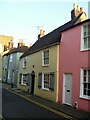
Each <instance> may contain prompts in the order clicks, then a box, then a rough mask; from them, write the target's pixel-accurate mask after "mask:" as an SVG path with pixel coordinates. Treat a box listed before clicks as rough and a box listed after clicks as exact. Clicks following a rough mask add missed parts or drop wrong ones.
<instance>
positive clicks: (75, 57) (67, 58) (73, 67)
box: [58, 25, 90, 111]
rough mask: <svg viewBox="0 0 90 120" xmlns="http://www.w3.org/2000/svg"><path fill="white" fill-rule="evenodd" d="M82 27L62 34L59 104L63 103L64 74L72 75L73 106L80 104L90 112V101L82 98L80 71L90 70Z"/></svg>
mask: <svg viewBox="0 0 90 120" xmlns="http://www.w3.org/2000/svg"><path fill="white" fill-rule="evenodd" d="M81 28H82V26H80V25H79V26H76V27H74V28H72V29H69V30H67V31H65V32H63V33H62V39H61V43H60V50H59V51H60V65H59V67H60V68H59V69H60V74H59V79H60V81H59V89H58V90H59V99H58V100H59V102H60V103H63V94H64V91H63V82H64V76H63V75H64V74H65V73H71V74H72V76H73V77H72V104H71V105H72V106H73V107H74V104H75V102H77V103H78V108H79V109H81V110H84V111H88V110H89V111H90V109H89V104H90V100H89V99H84V98H81V97H80V70H81V68H90V64H88V63H89V61H88V60H89V59H88V56H89V54H90V51H81V32H82V31H81V30H82V29H81Z"/></svg>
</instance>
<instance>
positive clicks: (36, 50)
mask: <svg viewBox="0 0 90 120" xmlns="http://www.w3.org/2000/svg"><path fill="white" fill-rule="evenodd" d="M58 44H59V42H56V43H53V44H51V45H48V46H45V47H42V48H40V49H37V50H35V51H32V52H30V53H28V54H27V55H25V56H24V55H22V56H21V57H20V59H22V58H24V57H26V56H29V55H31V54H33V53H36V52H39V51H41V50H43V49H47V48H49V47H52V46H55V45H58Z"/></svg>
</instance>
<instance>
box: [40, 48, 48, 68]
mask: <svg viewBox="0 0 90 120" xmlns="http://www.w3.org/2000/svg"><path fill="white" fill-rule="evenodd" d="M47 51H48V52H49V56H48V61H49V59H50V50H48V49H47V50H44V51H43V52H42V66H49V63H50V62H49V63H48V64H45V63H44V61H45V60H44V59H45V58H44V53H45V52H47ZM46 59H47V58H46Z"/></svg>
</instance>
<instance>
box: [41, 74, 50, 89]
mask: <svg viewBox="0 0 90 120" xmlns="http://www.w3.org/2000/svg"><path fill="white" fill-rule="evenodd" d="M45 74H48V75H49V84H50V73H42V89H43V90H47V91H49V88H46V87H44V75H45ZM49 86H50V85H49Z"/></svg>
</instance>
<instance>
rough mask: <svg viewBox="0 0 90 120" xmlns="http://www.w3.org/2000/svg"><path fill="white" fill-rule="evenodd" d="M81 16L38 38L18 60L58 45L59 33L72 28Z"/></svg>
mask: <svg viewBox="0 0 90 120" xmlns="http://www.w3.org/2000/svg"><path fill="white" fill-rule="evenodd" d="M81 15H82V14H80V15H79V16H78V17H76V18H75V19H73V20H71V21H69V22H67V23H66V24H64V25H62V26H60V27H58V28H57V29H55V30H53V31H52V32H50V33H49V34H47V35H45V36H43V37H41V38H39V39H38V40H37V41H36V42H35V43H34V44H33V45H32V46H31V47H30V48H29V49H28V50H27V51H26V52H25V53H24V54H23V55H22V56H21V57H20V58H23V57H26V56H28V55H30V54H32V53H35V52H37V51H40V50H42V49H44V48H48V47H50V46H52V45H56V44H59V43H60V40H61V32H63V31H65V30H67V29H69V28H71V27H73V26H74V24H75V23H76V21H77V20H78V19H79V18H80V16H81Z"/></svg>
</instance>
